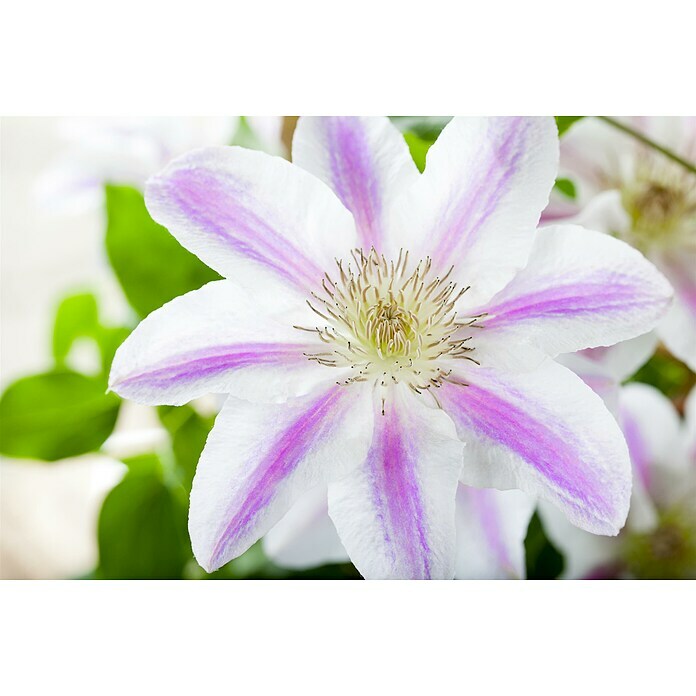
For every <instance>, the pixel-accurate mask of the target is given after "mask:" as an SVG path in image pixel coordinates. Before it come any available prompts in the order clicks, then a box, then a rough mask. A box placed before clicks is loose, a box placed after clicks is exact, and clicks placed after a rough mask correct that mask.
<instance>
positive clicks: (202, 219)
mask: <svg viewBox="0 0 696 696" xmlns="http://www.w3.org/2000/svg"><path fill="white" fill-rule="evenodd" d="M145 200H146V203H147V207H148V210H149V211H150V214H151V215H152V217H153V218H154V219H155V220H156V221H157V222H159V223H160V224H162V225H164V226H165V227H166V228H167V229H168V230H169V231H170V232H171V233H172V234H173V235H174V236H175V237H176V238H177V239H178V240H179V242H181V244H182V245H183V246H185V247H186V248H187V249H189V250H190V251H192V252H193V253H194V254H196V255H197V256H198V257H200V258H201V260H202V261H203V262H204V263H206V264H208V265H209V266H210V267H211V268H214V269H215V270H217V271H218V272H219V273H221V274H222V275H223V276H225V277H226V278H232V279H234V280H235V281H237V282H244V283H247V284H250V285H251V287H254V286H255V285H257V284H258V283H259V282H260V279H261V278H263V277H264V276H266V275H269V274H270V275H274V276H276V277H278V278H280V279H282V280H284V281H285V283H286V284H287V285H288V287H289V288H295V289H299V290H300V291H302V292H303V293H306V292H307V291H308V290H314V289H316V287H317V285H318V284H319V283H320V282H321V278H322V276H323V274H324V272H325V271H326V270H327V269H329V268H332V266H333V264H334V258H335V257H336V256H338V257H342V256H345V255H346V254H347V253H348V252H349V251H350V249H352V248H354V247H355V246H356V243H357V236H356V232H355V225H354V223H353V218H352V216H351V214H350V213H349V212H348V211H347V210H346V209H345V208H344V207H343V205H342V204H341V202H340V201H339V200H338V198H336V196H335V195H334V193H333V192H332V191H331V189H329V187H328V186H326V185H325V184H324V183H322V182H321V181H319V180H318V179H317V178H315V177H313V176H312V175H311V174H309V173H307V172H306V171H305V170H303V169H301V168H300V167H296V166H295V165H292V164H290V163H289V162H287V161H286V160H284V159H281V158H280V157H272V156H271V155H267V154H265V153H263V152H258V151H254V150H246V149H244V148H240V147H216V148H215V147H211V148H203V149H201V150H194V151H193V152H190V153H188V154H187V155H184V156H183V157H180V158H178V159H176V160H174V161H173V162H172V163H171V164H170V165H169V166H168V167H167V168H166V169H164V170H163V171H162V172H160V173H159V174H158V175H157V176H155V177H153V178H151V179H150V180H149V181H148V184H147V188H146V191H145Z"/></svg>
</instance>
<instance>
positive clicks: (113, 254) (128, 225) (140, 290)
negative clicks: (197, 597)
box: [106, 186, 220, 317]
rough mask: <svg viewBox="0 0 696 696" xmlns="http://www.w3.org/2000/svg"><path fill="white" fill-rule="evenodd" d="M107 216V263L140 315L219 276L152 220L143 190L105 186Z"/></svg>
mask: <svg viewBox="0 0 696 696" xmlns="http://www.w3.org/2000/svg"><path fill="white" fill-rule="evenodd" d="M106 214H107V230H106V250H107V253H108V256H109V261H110V262H111V266H112V268H113V269H114V272H115V273H116V277H117V278H118V281H119V283H120V284H121V287H122V288H123V292H124V293H125V295H126V298H127V299H128V302H129V303H130V304H131V306H132V307H133V309H135V311H136V312H137V313H138V314H139V315H140V316H141V317H144V316H146V315H147V314H149V313H150V312H152V311H153V310H155V309H157V308H158V307H161V306H162V305H163V304H165V303H166V302H169V300H172V299H174V298H175V297H177V296H179V295H183V294H184V293H187V292H189V291H191V290H196V289H197V288H200V287H201V286H202V285H205V283H207V282H209V281H211V280H217V279H219V278H220V276H219V275H218V274H217V273H216V272H215V271H213V270H211V269H210V268H208V267H207V266H206V265H204V264H203V263H202V262H201V261H199V260H198V258H196V257H195V256H194V255H193V254H191V253H190V252H188V251H187V250H186V249H184V248H183V247H182V246H181V245H180V244H179V242H177V241H176V239H174V237H173V236H172V235H171V234H169V232H168V231H167V230H166V229H165V228H164V227H162V226H161V225H158V224H157V223H156V222H154V220H152V218H151V217H150V215H149V213H148V212H147V208H146V207H145V201H144V200H143V195H142V194H141V193H140V191H138V190H136V189H134V188H131V187H129V186H107V187H106Z"/></svg>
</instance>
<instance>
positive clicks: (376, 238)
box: [324, 117, 382, 249]
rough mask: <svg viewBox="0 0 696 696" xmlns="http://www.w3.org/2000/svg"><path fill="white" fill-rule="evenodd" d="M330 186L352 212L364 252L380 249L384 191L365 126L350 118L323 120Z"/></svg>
mask: <svg viewBox="0 0 696 696" xmlns="http://www.w3.org/2000/svg"><path fill="white" fill-rule="evenodd" d="M324 124H325V128H324V132H325V136H326V139H327V143H326V147H327V150H328V153H329V166H330V175H331V185H332V188H333V190H334V191H335V192H336V194H337V195H338V197H339V198H340V200H341V202H342V203H343V205H345V206H346V208H348V210H350V211H351V212H352V213H353V217H354V218H355V222H356V225H357V229H358V235H359V236H360V241H361V243H362V245H363V248H364V249H370V247H372V246H374V247H375V248H379V246H380V239H381V231H380V230H379V229H378V226H379V223H380V218H381V215H382V191H381V189H380V183H381V182H380V180H379V176H378V173H377V165H376V163H375V161H374V152H373V151H372V150H371V149H370V147H369V144H368V142H367V137H366V134H365V131H364V128H363V125H362V123H361V122H360V121H359V120H358V119H354V118H350V117H337V118H327V119H324Z"/></svg>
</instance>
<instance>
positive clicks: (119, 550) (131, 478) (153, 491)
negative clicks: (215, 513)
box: [96, 454, 191, 580]
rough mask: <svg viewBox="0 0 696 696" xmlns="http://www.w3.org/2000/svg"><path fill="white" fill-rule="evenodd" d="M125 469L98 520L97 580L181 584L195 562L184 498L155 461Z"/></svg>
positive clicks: (140, 460)
mask: <svg viewBox="0 0 696 696" xmlns="http://www.w3.org/2000/svg"><path fill="white" fill-rule="evenodd" d="M125 464H127V465H128V467H129V470H128V473H127V474H126V475H125V476H124V478H123V480H122V481H121V482H120V483H119V484H117V485H116V487H115V488H113V489H112V490H111V491H110V493H109V494H108V495H107V496H106V499H105V500H104V503H103V505H102V509H101V513H100V515H99V526H98V532H97V538H98V541H99V567H98V568H97V572H96V577H98V578H103V579H112V580H121V579H123V580H128V579H144V580H147V579H162V580H166V579H177V578H181V577H182V574H183V570H184V567H185V566H186V563H187V562H188V561H189V559H190V557H191V550H190V549H191V545H190V542H189V538H188V530H187V500H186V496H185V494H184V492H183V490H177V489H176V488H175V487H171V486H168V485H167V484H166V483H165V480H164V467H163V465H162V462H161V461H160V459H159V457H157V455H154V454H149V455H143V456H140V457H135V458H133V459H130V460H126V461H125Z"/></svg>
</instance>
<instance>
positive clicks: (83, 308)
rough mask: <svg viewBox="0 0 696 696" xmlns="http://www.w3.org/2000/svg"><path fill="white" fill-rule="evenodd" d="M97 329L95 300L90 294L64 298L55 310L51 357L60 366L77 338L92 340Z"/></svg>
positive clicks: (97, 320)
mask: <svg viewBox="0 0 696 696" xmlns="http://www.w3.org/2000/svg"><path fill="white" fill-rule="evenodd" d="M98 329H99V310H98V308H97V298H96V297H95V296H94V295H93V294H92V293H81V294H79V295H70V296H69V297H66V298H65V299H64V300H63V301H62V302H61V303H60V304H59V305H58V309H57V310H56V318H55V321H54V324H53V357H54V358H55V361H56V363H57V364H58V365H62V364H64V362H65V359H66V358H67V357H68V353H70V349H71V348H72V346H73V343H74V342H75V341H76V340H77V339H78V338H93V337H94V335H95V334H96V332H97V331H98Z"/></svg>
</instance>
